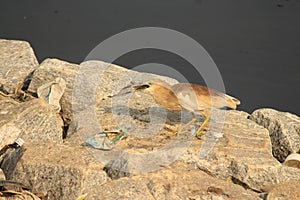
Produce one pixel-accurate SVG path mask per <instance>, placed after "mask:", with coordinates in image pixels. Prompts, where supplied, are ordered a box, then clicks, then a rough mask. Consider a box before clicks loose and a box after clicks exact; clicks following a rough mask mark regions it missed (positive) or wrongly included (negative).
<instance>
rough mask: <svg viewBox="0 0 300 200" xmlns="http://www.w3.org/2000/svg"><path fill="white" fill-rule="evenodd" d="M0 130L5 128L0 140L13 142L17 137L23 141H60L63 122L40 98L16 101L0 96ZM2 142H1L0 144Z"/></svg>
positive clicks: (8, 142)
mask: <svg viewBox="0 0 300 200" xmlns="http://www.w3.org/2000/svg"><path fill="white" fill-rule="evenodd" d="M0 102H1V107H0V130H4V129H5V131H6V132H5V133H6V134H4V135H1V136H0V141H1V140H4V139H5V140H7V142H5V144H10V143H13V142H14V140H16V139H17V138H18V137H21V138H22V139H23V140H24V141H25V142H28V141H45V140H52V141H58V142H62V135H63V132H62V126H63V122H62V120H61V118H60V116H59V115H58V114H56V113H55V111H54V110H53V109H52V108H51V107H50V106H49V105H47V104H46V103H45V102H43V101H42V100H41V99H33V100H30V101H26V102H22V103H19V102H16V101H15V100H13V99H11V98H8V97H2V96H1V97H0ZM2 145H3V143H2V144H1V146H2Z"/></svg>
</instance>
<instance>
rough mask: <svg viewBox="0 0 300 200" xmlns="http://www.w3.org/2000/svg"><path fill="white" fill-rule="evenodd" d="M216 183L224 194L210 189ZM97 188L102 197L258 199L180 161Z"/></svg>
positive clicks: (254, 194)
mask: <svg viewBox="0 0 300 200" xmlns="http://www.w3.org/2000/svg"><path fill="white" fill-rule="evenodd" d="M213 187H214V188H218V189H219V190H222V192H221V194H219V193H215V192H213V191H212V190H209V189H210V188H213ZM97 192H98V196H101V199H157V200H164V199H166V200H167V199H227V198H228V197H229V198H230V199H251V200H252V199H259V198H258V194H256V193H255V192H253V191H249V190H245V189H244V188H242V187H241V186H238V185H235V184H233V183H230V182H227V181H224V180H219V179H217V178H214V177H211V176H209V175H207V174H206V173H204V172H202V171H199V170H197V169H194V168H193V167H191V166H189V165H187V164H184V163H181V162H175V163H173V164H172V165H170V166H168V167H166V168H164V169H162V170H159V171H155V172H151V173H148V174H144V175H136V176H133V177H130V178H127V177H125V178H121V179H118V180H115V181H109V182H107V183H105V184H104V185H103V186H102V189H101V190H98V191H97ZM227 195H228V196H227ZM217 197H219V198H217Z"/></svg>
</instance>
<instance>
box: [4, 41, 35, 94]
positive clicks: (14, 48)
mask: <svg viewBox="0 0 300 200" xmlns="http://www.w3.org/2000/svg"><path fill="white" fill-rule="evenodd" d="M0 52H1V54H0V87H2V89H3V90H4V91H6V92H8V93H13V92H14V91H15V89H16V88H17V87H22V86H24V84H26V81H28V80H29V79H30V77H31V73H32V72H33V71H34V70H35V69H36V68H37V67H38V61H37V59H36V57H35V55H34V52H33V50H32V48H31V47H30V44H29V43H28V42H25V41H16V40H4V39H0Z"/></svg>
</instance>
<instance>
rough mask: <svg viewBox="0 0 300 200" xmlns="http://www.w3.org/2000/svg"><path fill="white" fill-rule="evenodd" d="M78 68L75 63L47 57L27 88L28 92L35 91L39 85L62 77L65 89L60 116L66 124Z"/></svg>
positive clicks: (68, 119)
mask: <svg viewBox="0 0 300 200" xmlns="http://www.w3.org/2000/svg"><path fill="white" fill-rule="evenodd" d="M78 70H79V66H78V65H77V64H73V63H68V62H66V61H62V60H58V59H50V58H48V59H46V60H44V61H43V62H42V63H41V65H40V67H39V68H38V69H37V70H36V71H35V72H34V74H33V77H32V81H31V83H30V85H29V88H28V90H29V91H30V92H34V93H36V92H37V89H38V88H39V87H40V86H42V85H44V84H46V83H49V82H52V81H55V80H56V79H57V78H63V79H64V80H65V81H66V89H65V92H64V94H63V96H62V98H61V100H60V104H61V107H62V117H63V119H64V121H65V122H66V123H67V124H69V123H70V121H71V119H72V117H71V116H72V91H73V85H74V80H75V77H76V75H77V73H78Z"/></svg>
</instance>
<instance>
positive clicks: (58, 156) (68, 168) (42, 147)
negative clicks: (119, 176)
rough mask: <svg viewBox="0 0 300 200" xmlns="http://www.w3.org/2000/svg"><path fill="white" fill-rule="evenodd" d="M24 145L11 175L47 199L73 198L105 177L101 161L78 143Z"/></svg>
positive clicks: (99, 183) (98, 184) (98, 183)
mask: <svg viewBox="0 0 300 200" xmlns="http://www.w3.org/2000/svg"><path fill="white" fill-rule="evenodd" d="M24 148H25V149H26V151H25V152H24V155H23V157H22V158H21V160H20V161H19V162H18V164H17V166H16V168H15V170H14V173H13V176H12V179H13V180H22V182H23V183H24V184H25V185H28V186H30V187H31V188H32V191H33V192H34V193H42V194H44V195H45V196H46V197H47V199H76V198H77V197H79V196H81V195H83V194H85V193H90V192H89V191H90V190H92V189H93V188H97V189H99V190H100V189H101V187H100V186H101V185H102V184H104V183H105V182H106V181H107V180H108V178H107V176H106V173H105V172H104V171H103V165H102V164H101V163H99V162H97V161H96V160H95V159H94V158H93V157H92V156H91V155H90V154H89V152H88V151H87V150H86V148H84V147H82V146H80V145H76V146H74V145H68V144H58V143H52V142H46V143H45V142H36V143H26V144H24ZM98 197H99V196H98Z"/></svg>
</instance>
